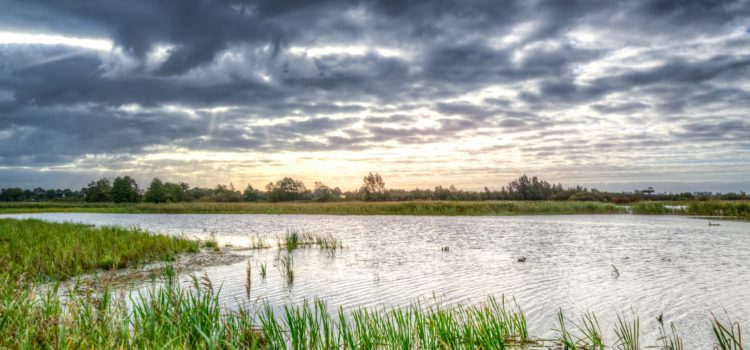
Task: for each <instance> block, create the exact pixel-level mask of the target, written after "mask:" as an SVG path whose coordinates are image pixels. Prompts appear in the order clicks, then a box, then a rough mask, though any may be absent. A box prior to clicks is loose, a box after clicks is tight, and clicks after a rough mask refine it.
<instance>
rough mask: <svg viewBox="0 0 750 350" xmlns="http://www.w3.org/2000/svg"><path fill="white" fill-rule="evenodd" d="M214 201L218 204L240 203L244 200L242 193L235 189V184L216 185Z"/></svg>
mask: <svg viewBox="0 0 750 350" xmlns="http://www.w3.org/2000/svg"><path fill="white" fill-rule="evenodd" d="M213 200H214V201H217V202H239V201H241V200H242V194H241V193H240V191H237V190H235V189H234V184H231V183H230V184H229V185H228V186H227V185H216V188H215V189H214V195H213Z"/></svg>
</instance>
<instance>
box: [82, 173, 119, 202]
mask: <svg viewBox="0 0 750 350" xmlns="http://www.w3.org/2000/svg"><path fill="white" fill-rule="evenodd" d="M81 192H83V199H84V200H85V201H87V202H109V201H110V200H111V198H110V194H111V193H112V185H111V184H110V183H109V179H107V178H102V179H100V180H99V181H91V182H90V183H89V184H88V185H87V186H86V187H85V188H83V189H82V190H81Z"/></svg>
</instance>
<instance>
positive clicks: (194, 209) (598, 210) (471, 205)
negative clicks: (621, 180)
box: [0, 201, 626, 216]
mask: <svg viewBox="0 0 750 350" xmlns="http://www.w3.org/2000/svg"><path fill="white" fill-rule="evenodd" d="M35 212H92V213H130V214H191V213H195V214H328V215H461V216H464V215H466V216H477V215H526V214H529V215H543V214H616V213H625V212H626V209H625V208H623V207H620V206H617V205H615V204H611V203H601V202H565V201H466V202H461V201H406V202H357V201H354V202H328V203H317V202H310V203H304V202H284V203H267V202H257V203H247V202H246V203H213V202H190V203H166V204H153V203H138V204H113V203H59V202H25V203H23V202H22V203H13V202H10V203H8V202H6V203H0V213H35Z"/></svg>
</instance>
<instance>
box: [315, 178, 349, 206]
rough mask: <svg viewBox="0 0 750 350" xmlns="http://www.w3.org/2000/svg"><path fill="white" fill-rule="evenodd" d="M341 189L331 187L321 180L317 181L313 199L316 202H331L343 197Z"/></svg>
mask: <svg viewBox="0 0 750 350" xmlns="http://www.w3.org/2000/svg"><path fill="white" fill-rule="evenodd" d="M341 196H342V194H341V189H340V188H338V187H336V188H330V187H328V186H326V185H325V184H323V183H322V182H320V181H316V182H315V189H313V192H312V200H314V201H316V202H331V201H337V200H339V199H341Z"/></svg>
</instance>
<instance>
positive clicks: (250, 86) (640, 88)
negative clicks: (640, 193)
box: [0, 0, 750, 187]
mask: <svg viewBox="0 0 750 350" xmlns="http://www.w3.org/2000/svg"><path fill="white" fill-rule="evenodd" d="M0 6H3V8H4V9H5V11H2V13H0V23H2V27H1V28H0V31H1V32H3V33H4V34H3V35H6V36H7V35H10V36H11V37H9V38H11V39H13V37H12V35H13V33H25V34H35V35H41V34H44V35H52V37H51V38H53V39H54V38H57V39H54V40H57V44H54V43H51V44H49V45H37V44H34V43H31V42H30V43H28V44H23V43H22V42H23V40H21V39H23V38H24V36H17V39H18V40H10V39H9V40H7V41H8V43H6V44H0V168H2V169H3V171H11V172H10V173H12V174H15V175H13V176H5V177H4V178H3V180H2V181H3V182H4V183H7V184H13V183H21V177H23V175H22V174H24V172H26V173H29V174H32V173H33V174H38V173H39V172H41V171H46V172H47V173H48V174H51V173H54V174H61V173H64V172H66V171H73V170H71V169H78V170H76V171H80V172H87V174H96V173H97V172H102V171H104V172H106V171H110V172H116V171H120V170H122V171H125V170H127V171H132V172H134V173H136V174H142V175H143V176H146V175H149V174H153V173H156V172H158V171H159V170H160V169H161V171H164V172H165V173H168V174H167V175H165V177H169V176H170V175H169V174H174V175H175V176H188V175H185V174H186V173H193V174H200V175H201V176H203V177H205V178H206V180H205V181H213V180H208V179H209V178H211V175H206V174H210V173H211V171H210V169H211V168H212V167H221V168H222V169H225V168H232V165H231V164H232V163H231V161H229V160H225V159H232V158H233V157H234V158H236V159H242V161H237V162H238V163H237V164H240V165H237V166H236V167H235V169H241V170H242V171H245V173H244V174H246V176H250V177H253V178H254V179H255V178H259V177H261V176H273V175H274V174H280V173H286V174H289V173H294V172H315V171H318V168H319V167H316V166H313V165H310V166H307V165H301V164H307V163H305V161H301V160H300V159H302V158H304V159H312V158H315V159H317V160H318V161H324V162H329V163H327V164H333V163H336V162H337V161H339V162H344V163H340V164H341V165H340V167H342V168H346V169H347V170H342V171H341V172H340V174H341V176H342V177H343V176H344V174H355V173H356V172H357V171H364V170H365V169H367V168H369V169H370V170H371V169H372V168H371V167H370V166H375V167H383V168H386V169H399V167H401V166H405V167H407V168H408V169H405V170H403V171H404V174H430V173H432V174H434V175H433V176H434V178H435V179H440V177H441V176H447V177H449V178H450V177H451V176H455V179H459V180H461V181H466V183H468V184H469V185H472V186H475V187H481V186H482V185H484V184H485V183H483V181H485V182H487V181H494V180H496V179H497V177H507V176H510V175H509V174H511V173H513V172H516V171H517V172H524V171H527V170H538V171H540V172H542V173H545V174H550V175H551V176H556V177H558V178H559V180H561V181H564V180H566V179H575V180H577V181H589V182H592V183H596V182H597V181H598V182H600V183H602V182H606V183H610V182H611V181H612V179H611V177H612V176H623V177H633V176H644V177H645V176H647V175H648V176H654V179H655V180H661V181H664V180H665V179H666V178H669V177H670V176H671V175H670V174H678V175H677V176H678V177H679V178H678V179H676V180H675V179H671V178H670V181H671V180H675V181H697V180H699V179H696V178H695V177H694V176H693V175H687V174H688V173H689V172H690V171H693V173H695V174H702V175H700V176H705V177H706V178H712V177H713V176H712V175H711V170H707V169H710V168H709V167H707V166H706V165H705V164H706V162H707V161H708V160H711V161H722V162H726V163H728V164H730V163H731V164H734V166H735V167H736V168H735V170H734V172H733V173H732V174H730V175H728V176H729V177H730V179H728V180H727V181H739V179H740V178H741V177H742V176H741V175H742V172H743V171H745V170H748V169H750V160H749V159H748V158H747V157H746V156H738V154H744V153H743V152H746V151H747V149H748V148H747V147H748V145H747V141H746V140H747V139H748V137H750V135H748V134H747V132H746V130H750V125H748V124H747V123H746V122H745V121H744V116H746V115H747V112H748V109H750V102H749V101H750V84H749V83H750V81H749V80H748V79H749V78H748V77H750V36H748V33H747V30H748V29H747V23H750V3H748V1H747V0H727V1H718V2H717V1H692V0H691V1H667V0H637V1H628V2H618V1H614V2H607V3H601V2H595V1H573V2H560V1H518V0H508V1H502V2H501V3H498V2H497V1H490V0H469V1H453V0H449V1H439V2H435V1H421V0H419V1H408V2H404V1H390V0H381V1H356V2H350V1H335V0H323V1H284V2H279V1H265V0H258V1H253V0H237V1H233V0H220V1H209V0H188V1H184V0H169V1H160V2H152V1H149V0H132V1H126V2H122V1H114V0H104V1H97V2H95V3H88V2H86V3H84V2H77V1H72V2H71V1H66V2H60V1H34V2H22V1H11V0H5V1H0ZM8 33H10V34H8ZM25 38H30V36H28V35H27V36H25ZM71 38H77V39H76V40H79V39H81V40H93V41H85V42H86V43H107V44H108V45H107V46H106V47H105V46H101V45H99V46H96V47H92V46H91V45H89V46H87V45H72V44H71V43H74V41H71V40H72V39H71ZM53 39H50V40H52V41H54V40H53ZM69 39H71V40H69ZM11 42H13V44H10V43H11ZM109 43H111V49H109V46H110V45H109ZM665 150H669V152H665ZM211 155H213V156H211ZM373 155H377V157H375V156H373ZM246 157H254V158H258V159H273V158H274V157H275V158H278V160H274V162H273V163H262V162H261V163H252V165H250V164H251V163H250V161H249V160H247V159H246ZM349 157H351V158H349ZM415 157H417V158H420V159H421V160H422V161H420V162H416V161H413V160H411V159H413V158H415ZM472 157H478V158H472ZM219 158H220V159H222V160H221V161H220V160H217V159H219ZM154 159H158V161H156V160H154ZM342 159H348V161H343V160H342ZM359 159H372V160H371V162H372V163H368V166H361V167H360V166H359V165H357V164H359V163H358V162H357V161H355V160H359ZM643 159H648V160H651V161H652V164H651V166H652V167H658V171H655V170H649V169H648V168H646V167H643V166H642V163H643ZM470 160H471V161H473V162H480V163H484V162H491V163H497V164H505V169H504V170H499V169H495V168H492V169H490V168H481V169H480V168H479V167H477V168H473V167H471V166H469V165H467V164H466V163H467V162H469V161H470ZM121 164H126V165H127V166H126V167H122V166H121ZM243 164H244V165H243ZM405 164H407V165H405ZM436 164H438V165H440V166H439V167H437V168H436ZM245 165H247V166H245ZM451 166H453V167H455V168H456V169H461V170H455V171H451ZM628 166H632V168H631V169H632V170H631V169H628V168H627V167H628ZM190 167H192V168H194V169H195V170H192V171H191V170H190ZM66 169H67V170H66ZM139 169H140V170H139ZM143 169H145V170H143ZM435 169H437V170H435ZM482 169H484V170H482ZM624 169H627V170H624ZM691 169H692V170H691ZM474 170H475V171H477V172H479V173H478V174H477V175H476V176H471V177H470V178H469V177H467V176H466V174H467V172H470V171H474ZM483 171H484V172H483ZM582 172H583V173H585V174H586V175H585V176H582V175H581V173H582ZM229 173H231V174H235V175H232V176H236V177H241V172H240V170H237V171H236V172H235V171H230V172H229ZM610 174H612V175H610ZM745 175H746V174H745ZM190 176H192V175H190ZM404 176H406V175H404ZM696 176H697V175H696ZM79 177H80V176H79ZM83 177H85V176H83ZM358 177H359V175H357V176H353V177H352V178H353V179H354V180H352V181H355V180H357V179H358ZM36 178H38V179H43V180H44V181H47V179H52V178H53V177H50V176H46V175H45V176H38V177H36ZM196 178H197V177H196ZM216 180H217V181H218V178H217V179H216ZM553 180H557V179H553ZM49 181H52V180H49ZM66 181H67V180H66ZM344 181H348V180H344ZM435 181H438V180H435ZM263 182H265V180H264V181H263ZM24 183H25V182H24ZM457 183H458V182H457ZM462 183H463V182H462ZM738 183H739V182H738Z"/></svg>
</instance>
